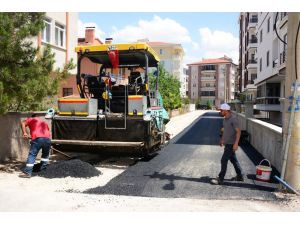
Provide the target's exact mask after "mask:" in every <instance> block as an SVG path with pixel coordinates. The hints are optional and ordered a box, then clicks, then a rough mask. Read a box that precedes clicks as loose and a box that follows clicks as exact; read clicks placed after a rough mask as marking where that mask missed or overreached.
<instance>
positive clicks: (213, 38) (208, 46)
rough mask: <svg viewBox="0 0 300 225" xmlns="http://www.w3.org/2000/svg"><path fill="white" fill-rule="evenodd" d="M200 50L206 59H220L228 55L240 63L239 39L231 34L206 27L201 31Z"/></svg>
mask: <svg viewBox="0 0 300 225" xmlns="http://www.w3.org/2000/svg"><path fill="white" fill-rule="evenodd" d="M199 34H200V44H199V49H200V51H202V52H203V57H204V58H218V57H222V56H224V55H227V56H229V57H231V58H232V59H233V62H234V63H237V62H238V57H239V39H238V37H234V36H233V34H232V33H230V32H224V31H219V30H215V31H212V30H211V29H209V28H207V27H205V28H200V29H199Z"/></svg>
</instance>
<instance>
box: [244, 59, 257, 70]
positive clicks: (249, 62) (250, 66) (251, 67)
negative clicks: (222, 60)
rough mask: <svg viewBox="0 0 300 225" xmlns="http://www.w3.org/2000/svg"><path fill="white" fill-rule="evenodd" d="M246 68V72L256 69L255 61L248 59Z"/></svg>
mask: <svg viewBox="0 0 300 225" xmlns="http://www.w3.org/2000/svg"><path fill="white" fill-rule="evenodd" d="M246 68H247V70H249V69H257V60H255V59H250V60H249V61H248V64H247V66H246Z"/></svg>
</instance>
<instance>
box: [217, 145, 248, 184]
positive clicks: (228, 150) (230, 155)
mask: <svg viewBox="0 0 300 225" xmlns="http://www.w3.org/2000/svg"><path fill="white" fill-rule="evenodd" d="M228 160H230V162H231V163H232V165H233V167H234V169H235V172H236V174H237V176H239V177H242V176H243V174H242V168H241V166H240V163H239V161H238V160H237V158H236V154H235V152H234V151H233V145H229V144H226V145H225V148H224V153H223V156H222V159H221V172H220V173H219V178H220V180H224V177H225V174H226V171H227V164H228Z"/></svg>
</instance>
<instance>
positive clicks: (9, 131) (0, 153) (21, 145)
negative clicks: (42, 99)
mask: <svg viewBox="0 0 300 225" xmlns="http://www.w3.org/2000/svg"><path fill="white" fill-rule="evenodd" d="M34 113H37V114H38V116H40V117H41V118H44V116H45V112H34ZM31 115H32V113H15V112H11V113H7V114H6V115H4V116H0V140H1V141H0V162H4V161H9V160H18V161H25V160H26V159H27V155H28V151H29V146H30V145H29V140H26V139H24V138H23V134H22V130H21V121H22V120H24V119H26V118H27V117H30V116H31ZM47 122H48V123H49V126H50V123H51V121H50V120H47ZM39 155H40V154H39Z"/></svg>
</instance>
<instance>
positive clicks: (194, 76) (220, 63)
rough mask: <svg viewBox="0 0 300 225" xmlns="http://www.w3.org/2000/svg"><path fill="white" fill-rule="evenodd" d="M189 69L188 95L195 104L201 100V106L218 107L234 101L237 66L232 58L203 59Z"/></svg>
mask: <svg viewBox="0 0 300 225" xmlns="http://www.w3.org/2000/svg"><path fill="white" fill-rule="evenodd" d="M188 67H189V69H188V71H189V85H188V89H189V91H188V94H189V98H190V99H191V100H192V101H193V102H196V101H197V99H200V104H203V105H206V104H207V103H208V102H210V103H211V104H212V105H215V106H217V107H218V106H220V104H222V103H224V102H230V101H232V100H233V99H234V93H235V88H234V87H235V84H234V83H235V77H236V72H237V65H235V64H234V63H233V62H232V59H231V58H228V57H226V56H224V57H222V58H217V59H203V60H202V61H199V62H194V63H190V64H188Z"/></svg>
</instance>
